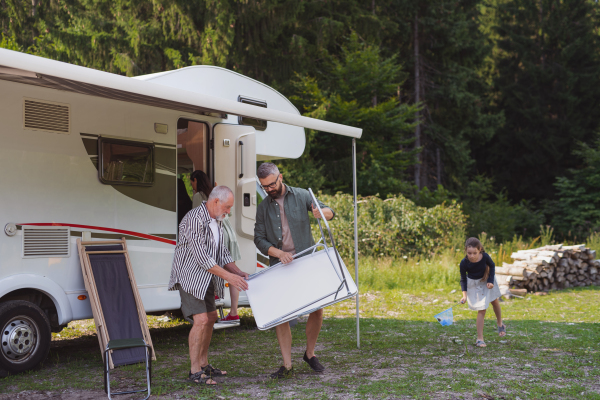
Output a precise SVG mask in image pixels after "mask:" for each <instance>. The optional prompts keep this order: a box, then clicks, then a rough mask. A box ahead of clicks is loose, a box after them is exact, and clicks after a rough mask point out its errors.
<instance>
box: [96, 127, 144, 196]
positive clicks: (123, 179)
mask: <svg viewBox="0 0 600 400" xmlns="http://www.w3.org/2000/svg"><path fill="white" fill-rule="evenodd" d="M98 147H99V150H100V155H99V158H100V168H98V172H99V174H100V180H101V181H102V182H103V183H106V184H110V185H114V184H117V185H119V184H120V185H142V186H151V185H152V183H153V182H154V146H153V145H152V144H150V143H139V142H130V141H125V140H117V139H107V138H100V142H99V146H98Z"/></svg>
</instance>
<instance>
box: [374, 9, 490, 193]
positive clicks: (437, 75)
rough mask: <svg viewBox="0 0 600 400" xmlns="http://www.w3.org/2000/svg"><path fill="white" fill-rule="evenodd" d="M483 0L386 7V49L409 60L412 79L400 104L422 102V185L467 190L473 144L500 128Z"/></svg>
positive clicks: (418, 178)
mask: <svg viewBox="0 0 600 400" xmlns="http://www.w3.org/2000/svg"><path fill="white" fill-rule="evenodd" d="M482 4H483V0H460V1H456V2H447V1H443V0H432V1H428V2H426V3H424V2H419V1H416V0H405V1H403V2H392V1H390V2H388V3H383V5H382V6H381V7H382V10H381V12H382V13H385V14H387V15H389V16H390V19H391V20H392V21H394V22H395V23H396V24H397V29H396V31H395V33H393V34H390V35H389V36H388V37H387V38H386V40H385V41H384V44H385V48H387V49H388V51H390V50H392V51H394V52H396V53H397V54H399V59H401V60H406V66H407V69H408V70H409V71H410V75H409V79H408V80H407V81H406V84H405V85H404V86H403V87H402V88H401V98H402V101H408V102H414V101H416V100H417V95H418V96H419V101H420V103H421V105H422V107H421V111H420V112H419V115H417V118H416V119H417V120H418V121H419V124H418V127H419V129H417V130H416V136H417V135H418V136H419V145H420V146H421V153H420V155H419V163H420V168H419V170H420V171H418V173H417V176H415V179H414V181H415V183H418V186H419V188H424V187H430V188H435V187H436V186H437V185H439V184H443V185H444V186H446V187H449V188H451V189H453V190H460V188H462V187H464V184H465V181H468V176H469V175H470V174H472V172H473V169H474V163H473V155H472V154H471V146H470V143H473V142H475V143H485V142H487V141H489V139H490V138H491V137H492V136H493V135H494V133H495V132H496V130H497V128H498V127H499V126H500V124H501V123H502V115H501V113H500V112H497V111H496V112H494V111H492V110H491V109H490V107H489V104H490V99H489V97H488V94H489V88H490V87H489V84H488V81H487V80H486V76H485V68H486V65H487V64H486V62H487V61H486V60H487V58H488V57H489V56H490V54H491V46H490V43H489V41H488V36H487V35H486V34H485V33H484V32H483V31H482V30H481V29H480V28H481V27H480V17H481V13H480V8H481V6H482Z"/></svg>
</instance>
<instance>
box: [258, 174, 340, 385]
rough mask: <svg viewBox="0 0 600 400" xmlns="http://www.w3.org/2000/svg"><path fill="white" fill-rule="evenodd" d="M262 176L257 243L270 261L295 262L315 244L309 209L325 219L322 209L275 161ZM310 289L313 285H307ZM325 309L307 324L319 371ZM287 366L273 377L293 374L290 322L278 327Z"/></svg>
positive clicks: (309, 351) (328, 214)
mask: <svg viewBox="0 0 600 400" xmlns="http://www.w3.org/2000/svg"><path fill="white" fill-rule="evenodd" d="M257 175H258V179H259V180H260V184H261V185H262V187H263V189H265V191H266V192H267V194H268V195H269V196H268V198H267V199H265V200H263V201H262V202H261V203H260V204H259V205H258V208H257V210H256V223H255V225H254V243H255V244H256V247H257V248H258V249H259V250H260V251H261V252H262V253H263V254H268V255H269V256H270V264H271V265H275V264H276V263H278V262H279V261H281V262H283V263H284V264H287V263H290V262H292V256H293V255H294V254H296V253H299V252H301V251H302V250H305V249H307V248H309V247H310V246H312V245H313V244H314V241H313V238H312V235H311V232H310V221H309V217H308V212H309V211H311V212H312V214H313V215H314V216H315V218H321V214H320V213H319V211H318V209H317V208H316V207H315V206H314V204H312V198H311V196H310V193H309V192H308V190H306V189H300V188H295V187H291V186H287V185H285V184H284V183H283V176H282V175H281V173H279V169H278V168H277V166H276V165H275V164H272V163H263V164H261V165H260V167H258V170H257ZM319 205H320V206H321V208H322V209H323V214H324V215H325V218H326V219H327V220H330V219H332V218H333V216H334V213H333V211H332V210H331V209H330V208H329V207H327V206H325V205H324V204H322V203H321V202H319ZM307 290H310V288H307ZM322 323H323V310H318V311H315V312H313V313H311V314H310V315H309V317H308V322H307V323H306V352H305V353H304V361H306V362H307V363H308V365H309V366H310V367H311V368H312V369H313V370H314V371H316V372H322V371H324V370H325V368H324V367H323V366H322V365H321V363H319V360H318V359H317V357H316V356H315V345H316V343H317V338H318V337H319V332H320V331H321V325H322ZM275 333H276V334H277V340H278V341H279V348H280V349H281V356H282V357H283V366H281V367H280V368H279V370H278V371H277V372H275V373H273V374H271V378H273V379H279V378H285V377H289V376H291V375H292V331H291V330H290V324H289V323H288V322H286V323H284V324H281V325H278V326H277V327H275Z"/></svg>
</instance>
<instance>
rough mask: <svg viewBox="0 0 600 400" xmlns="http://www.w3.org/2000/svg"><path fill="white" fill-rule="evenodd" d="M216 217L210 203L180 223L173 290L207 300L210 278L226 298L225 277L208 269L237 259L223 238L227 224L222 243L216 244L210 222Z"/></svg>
mask: <svg viewBox="0 0 600 400" xmlns="http://www.w3.org/2000/svg"><path fill="white" fill-rule="evenodd" d="M211 220H212V218H211V217H210V214H209V213H208V209H207V208H206V202H203V203H202V204H201V205H200V206H199V207H196V208H193V209H192V210H191V211H190V212H188V213H187V214H186V215H185V217H183V219H182V220H181V223H180V224H179V240H178V242H177V246H176V247H175V257H174V258H173V267H172V268H171V279H170V280H169V290H177V284H179V285H180V286H181V288H182V289H183V291H185V292H187V293H189V294H191V295H193V296H194V297H196V298H197V299H200V300H202V299H204V296H206V289H207V288H208V285H209V284H210V281H211V280H212V279H213V278H214V280H215V294H216V295H217V296H219V297H221V298H222V297H223V287H224V282H223V279H221V278H219V277H218V276H216V275H213V274H211V273H210V272H208V270H209V269H211V268H212V267H214V266H215V265H219V266H220V267H223V266H224V265H225V264H229V263H231V262H233V259H232V258H231V255H230V254H229V250H228V249H227V247H226V246H225V241H224V240H223V226H222V223H221V222H218V225H219V245H218V246H217V244H216V243H215V240H214V237H213V233H212V230H211V229H210V226H209V224H210V221H211Z"/></svg>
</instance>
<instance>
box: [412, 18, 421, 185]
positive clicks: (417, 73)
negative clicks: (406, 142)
mask: <svg viewBox="0 0 600 400" xmlns="http://www.w3.org/2000/svg"><path fill="white" fill-rule="evenodd" d="M414 36H415V45H414V46H415V104H416V105H417V106H419V102H420V101H421V76H420V75H421V74H420V70H421V62H420V59H419V14H418V13H417V15H415V25H414ZM415 122H416V123H417V126H416V127H415V148H416V149H418V148H419V147H421V116H420V112H419V111H417V113H416V115H415ZM421 158H422V157H421V154H417V163H416V164H415V185H416V186H417V188H418V189H421Z"/></svg>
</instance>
